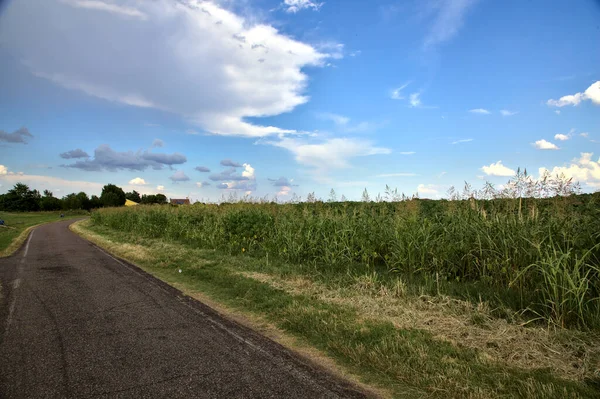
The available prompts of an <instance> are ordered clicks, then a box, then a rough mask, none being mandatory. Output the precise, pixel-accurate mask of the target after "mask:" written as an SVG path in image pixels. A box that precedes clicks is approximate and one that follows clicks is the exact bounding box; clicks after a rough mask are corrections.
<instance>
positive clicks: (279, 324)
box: [72, 221, 600, 398]
mask: <svg viewBox="0 0 600 399" xmlns="http://www.w3.org/2000/svg"><path fill="white" fill-rule="evenodd" d="M72 229H73V230H74V231H75V232H77V233H79V234H81V235H83V236H84V237H85V238H87V239H89V240H91V241H92V242H94V243H96V244H97V245H99V246H101V247H104V248H106V249H107V250H108V251H109V252H111V253H113V254H115V255H117V256H119V257H122V258H125V259H127V260H128V261H131V262H132V263H135V264H137V265H139V266H140V267H142V268H143V269H144V270H146V271H147V272H150V273H152V274H154V275H155V276H157V277H158V278H161V279H162V280H165V281H166V282H168V283H170V284H173V285H175V286H177V287H178V288H180V289H182V290H183V291H184V292H186V293H188V294H190V293H192V294H197V295H200V297H202V298H208V299H209V300H210V301H212V303H211V305H212V304H215V303H216V304H218V306H220V309H228V310H229V311H233V312H234V313H235V314H236V315H240V316H241V317H245V318H248V319H249V320H254V321H255V324H260V325H261V326H262V328H263V330H269V329H272V328H274V330H275V331H277V333H276V335H279V336H280V337H285V338H284V339H283V340H284V342H283V343H284V344H286V342H285V341H287V343H292V344H299V345H301V346H303V347H307V346H308V347H314V348H316V350H317V351H318V352H314V351H313V353H319V354H323V355H324V356H327V357H329V358H330V359H332V362H334V363H335V364H336V365H337V366H338V367H339V368H340V369H341V370H344V372H345V373H347V374H348V375H355V376H359V378H360V381H361V382H363V383H365V384H367V385H370V386H373V387H377V389H379V393H380V394H382V396H393V397H431V398H437V397H446V398H447V397H472V398H491V397H494V398H496V397H537V398H555V397H556V398H558V397H561V398H563V397H574V398H575V397H581V398H586V397H597V396H598V394H599V392H600V391H598V390H597V388H596V387H594V383H595V381H597V379H595V378H596V377H597V376H596V374H597V373H598V370H597V366H598V351H597V349H598V348H597V344H594V342H598V341H597V340H596V338H597V337H594V336H592V335H590V334H591V333H589V334H588V333H577V332H565V331H562V332H557V333H554V332H552V331H550V330H544V329H538V328H524V327H521V326H518V325H511V324H510V323H508V322H507V321H505V320H503V321H502V322H503V323H505V324H504V325H496V324H494V323H495V320H494V319H493V318H491V317H490V316H489V315H488V310H487V309H485V306H483V305H481V304H476V305H471V304H468V303H461V302H460V301H456V300H449V299H444V298H441V299H440V298H437V299H434V298H429V297H416V296H412V295H407V294H406V291H407V290H406V289H404V288H403V285H402V283H401V282H399V283H398V288H397V290H396V292H390V291H389V290H387V291H386V289H385V287H384V286H381V285H378V284H377V281H376V279H374V278H372V277H371V276H370V275H369V274H368V273H365V274H364V275H363V276H354V277H351V278H348V279H346V280H344V281H338V282H329V283H325V282H322V281H319V278H318V277H317V276H310V274H307V273H304V274H299V273H298V272H297V270H301V269H300V268H298V267H297V266H295V265H290V264H285V263H282V262H280V261H277V262H273V261H271V262H269V261H267V260H266V259H257V258H252V257H247V256H242V255H240V256H231V255H225V254H222V253H219V252H216V251H213V250H202V249H198V248H193V247H191V246H186V245H182V244H180V243H174V242H167V241H165V240H159V239H150V238H143V237H139V236H135V235H132V234H128V233H122V232H117V231H114V230H111V229H108V228H106V227H102V226H96V225H92V224H91V222H90V221H84V222H78V223H76V224H74V225H73V226H72ZM459 327H460V328H459ZM455 330H456V331H457V332H456V333H455V335H452V334H451V332H454V331H455ZM482 331H487V333H485V334H484V333H482ZM531 331H533V333H528V332H531ZM465 334H466V335H465ZM519 334H520V335H519ZM565 335H566V336H565ZM503 336H505V337H507V339H505V340H502V339H501V338H502V337H503ZM280 342H281V339H280ZM569 345H571V346H573V347H569ZM505 346H509V348H508V349H506V348H502V347H505ZM524 348H527V349H528V350H527V351H526V352H525V355H523V356H521V358H518V356H516V355H514V354H518V353H521V352H522V351H523V350H524ZM511 351H512V352H511ZM554 352H558V353H554ZM511 353H512V354H513V355H512V356H511ZM550 354H553V357H551V356H550ZM523 359H525V360H523ZM561 359H566V360H561ZM571 361H574V362H575V364H576V366H574V367H571V368H569V367H568V366H566V364H567V363H568V362H571ZM556 362H559V363H560V364H559V365H558V367H557V366H556V365H555V363H556ZM330 364H333V363H330ZM572 368H574V369H583V371H580V372H576V371H573V370H572Z"/></svg>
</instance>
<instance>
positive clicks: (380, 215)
mask: <svg viewBox="0 0 600 399" xmlns="http://www.w3.org/2000/svg"><path fill="white" fill-rule="evenodd" d="M599 205H600V195H598V194H595V195H572V196H568V197H562V196H556V197H553V198H517V199H511V198H502V199H492V200H483V199H481V200H477V199H475V198H471V199H468V200H454V201H430V200H419V199H413V200H409V201H399V202H380V203H373V202H363V203H350V202H345V203H334V202H332V203H322V202H315V203H298V204H273V203H264V204H251V203H236V204H221V205H210V204H209V205H206V204H195V205H194V206H192V207H187V208H186V207H179V208H175V207H137V208H136V209H118V208H116V209H106V210H101V211H98V212H94V213H93V214H92V219H93V221H94V223H96V224H98V225H104V226H107V227H111V228H113V229H115V230H119V231H125V232H132V233H133V232H135V233H136V234H138V235H141V236H144V237H151V238H163V239H167V240H170V241H177V242H181V243H185V244H188V245H192V246H194V247H198V248H206V249H219V250H223V251H226V252H227V253H230V254H238V253H244V254H247V255H249V256H255V257H258V258H264V257H267V256H268V257H269V258H270V259H280V260H282V261H285V262H289V263H295V264H299V265H309V266H310V270H311V272H314V273H318V274H322V275H327V276H329V278H331V279H337V278H340V276H344V275H362V274H364V273H375V274H376V276H377V278H378V279H379V280H381V281H382V283H384V284H392V283H393V282H394V281H395V280H396V279H397V277H399V276H400V277H401V278H402V279H404V280H405V281H407V282H409V283H410V282H419V284H418V286H419V289H420V290H422V289H425V291H426V292H427V293H428V294H439V293H446V294H450V295H453V296H458V297H459V298H461V299H469V300H472V301H473V300H474V301H477V300H479V298H482V299H483V300H486V301H489V302H491V303H492V304H493V306H494V307H496V308H502V309H503V308H507V309H509V310H512V311H518V312H521V313H522V316H523V317H525V318H526V319H528V320H533V319H543V320H545V321H546V322H548V323H550V324H555V325H558V326H560V327H577V328H583V329H586V328H587V329H598V328H600V301H599V293H600V266H599V265H600V240H599V238H600V206H599ZM409 286H414V284H409ZM423 287H425V288H423ZM502 312H504V311H502Z"/></svg>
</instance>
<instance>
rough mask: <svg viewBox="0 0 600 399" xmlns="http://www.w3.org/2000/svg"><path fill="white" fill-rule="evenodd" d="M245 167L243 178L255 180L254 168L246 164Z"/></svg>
mask: <svg viewBox="0 0 600 399" xmlns="http://www.w3.org/2000/svg"><path fill="white" fill-rule="evenodd" d="M243 166H244V171H243V172H242V176H244V177H247V178H248V179H250V180H252V179H254V178H255V177H254V168H253V167H252V166H251V165H250V164H249V163H245V164H244V165H243Z"/></svg>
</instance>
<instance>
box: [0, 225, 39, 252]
mask: <svg viewBox="0 0 600 399" xmlns="http://www.w3.org/2000/svg"><path fill="white" fill-rule="evenodd" d="M37 226H39V225H36V226H31V227H28V228H27V229H25V230H23V231H22V232H21V233H20V234H19V235H18V236H17V237H16V238H15V239H13V240H12V241H11V243H10V244H9V245H8V247H6V248H5V249H4V250H3V251H0V258H6V257H8V256H11V255H12V254H14V253H15V252H17V250H18V249H19V248H21V245H23V243H24V242H25V240H26V239H27V237H29V233H30V232H31V230H33V229H34V228H36V227H37Z"/></svg>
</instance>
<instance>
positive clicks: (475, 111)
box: [469, 108, 491, 115]
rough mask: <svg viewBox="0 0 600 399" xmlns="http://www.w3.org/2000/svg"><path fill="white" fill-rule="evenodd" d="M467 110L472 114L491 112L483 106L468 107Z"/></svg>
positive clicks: (487, 113)
mask: <svg viewBox="0 0 600 399" xmlns="http://www.w3.org/2000/svg"><path fill="white" fill-rule="evenodd" d="M469 112H471V113H472V114H481V115H489V114H491V112H490V111H488V110H487V109H485V108H475V109H470V110H469Z"/></svg>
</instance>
